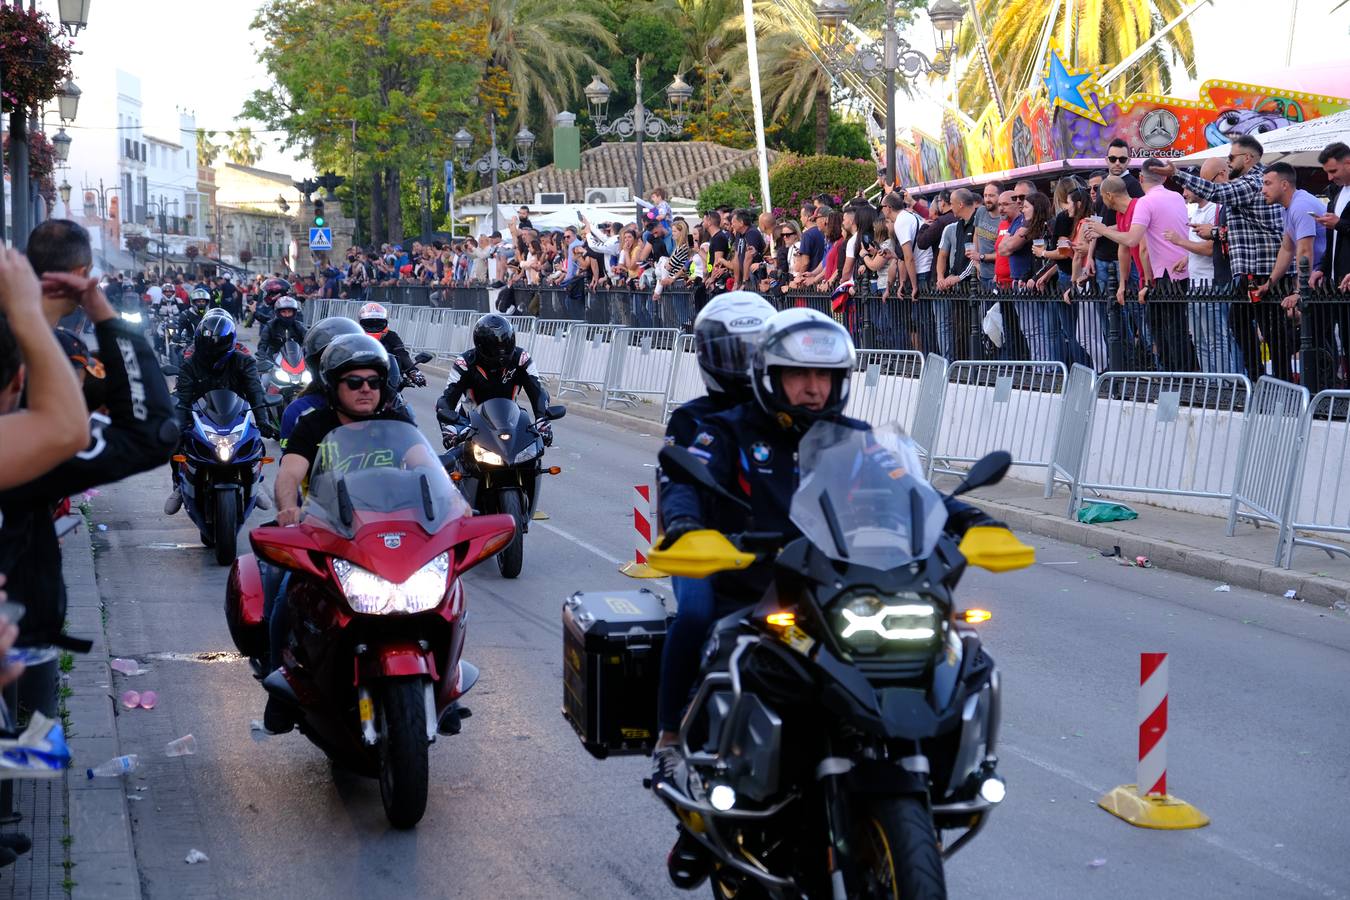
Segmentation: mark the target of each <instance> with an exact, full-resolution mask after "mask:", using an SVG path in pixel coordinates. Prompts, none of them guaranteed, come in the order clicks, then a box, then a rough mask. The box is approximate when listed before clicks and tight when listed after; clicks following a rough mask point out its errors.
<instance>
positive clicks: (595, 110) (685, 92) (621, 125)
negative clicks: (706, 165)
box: [582, 0, 832, 220]
mask: <svg viewBox="0 0 1350 900" xmlns="http://www.w3.org/2000/svg"><path fill="white" fill-rule="evenodd" d="M826 2H832V0H826ZM633 92H634V94H635V95H636V96H637V101H636V102H635V103H634V104H633V108H632V109H630V110H628V111H627V112H626V113H624V114H623V115H621V116H619V117H618V118H616V119H614V120H613V121H612V122H611V121H609V95H610V94H611V93H612V91H611V90H610V87H609V85H607V84H605V83H604V82H603V81H601V80H600V76H599V75H596V76H595V78H593V79H592V80H591V83H590V84H588V85H586V87H585V89H584V90H583V91H582V93H584V94H585V95H586V100H587V101H588V102H589V103H590V104H591V119H592V120H593V121H594V123H595V131H596V133H597V134H599V135H601V136H602V137H605V136H611V135H612V136H614V137H617V138H618V139H619V140H621V141H623V140H627V139H628V138H636V139H637V146H636V148H635V150H636V152H635V154H634V155H635V157H636V160H637V182H636V184H635V185H634V187H636V188H637V196H638V200H639V201H641V200H642V199H643V197H644V195H645V194H646V191H645V190H644V189H643V183H642V182H643V177H642V176H643V172H642V168H643V166H642V141H643V138H644V137H648V138H659V137H665V136H671V137H673V136H675V135H678V134H680V133H682V132H683V131H684V122H685V119H687V118H688V113H687V112H686V111H685V104H686V103H688V102H689V98H691V97H692V96H694V89H693V88H692V87H690V86H689V85H688V84H687V83H686V82H685V80H684V79H683V78H681V77H680V76H679V74H676V76H675V80H674V81H672V82H671V83H670V84H669V85H667V86H666V100H667V102H669V103H670V109H671V116H670V117H671V119H672V120H673V121H671V122H667V121H666V120H665V119H662V118H659V117H657V116H649V115H648V114H647V109H646V107H645V106H644V105H643V103H642V60H641V58H639V59H638V60H637V61H636V63H635V64H634V67H633ZM641 218H642V204H641V203H640V202H639V203H638V219H639V220H640V219H641Z"/></svg>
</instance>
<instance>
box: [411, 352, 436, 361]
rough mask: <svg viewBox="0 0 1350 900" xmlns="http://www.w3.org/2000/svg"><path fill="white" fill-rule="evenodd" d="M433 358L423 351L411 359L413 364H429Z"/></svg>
mask: <svg viewBox="0 0 1350 900" xmlns="http://www.w3.org/2000/svg"><path fill="white" fill-rule="evenodd" d="M435 358H436V357H434V356H432V355H431V354H430V353H428V352H426V351H425V350H423V351H422V352H421V353H419V354H417V355H416V356H414V357H413V361H414V362H419V363H425V362H431V361H432V360H433V359H435Z"/></svg>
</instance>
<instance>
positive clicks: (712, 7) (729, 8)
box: [666, 0, 745, 71]
mask: <svg viewBox="0 0 1350 900" xmlns="http://www.w3.org/2000/svg"><path fill="white" fill-rule="evenodd" d="M666 4H667V5H668V6H669V7H673V9H672V12H674V13H675V14H676V21H677V22H678V23H679V29H680V33H681V34H683V35H684V57H683V59H682V60H681V61H680V70H681V71H688V70H689V69H692V68H701V69H703V70H705V71H711V70H712V69H714V68H716V67H717V66H718V64H719V63H720V62H721V61H722V57H723V56H724V55H726V54H727V53H728V52H730V51H731V50H733V49H734V48H736V47H737V46H744V44H745V29H744V27H741V28H732V27H728V23H732V22H736V21H739V20H740V17H741V0H666Z"/></svg>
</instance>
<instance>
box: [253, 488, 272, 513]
mask: <svg viewBox="0 0 1350 900" xmlns="http://www.w3.org/2000/svg"><path fill="white" fill-rule="evenodd" d="M253 502H254V503H256V504H258V509H262V510H268V509H271V508H272V498H271V497H269V496H267V491H258V493H256V494H254V495H253Z"/></svg>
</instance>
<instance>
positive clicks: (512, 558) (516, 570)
mask: <svg viewBox="0 0 1350 900" xmlns="http://www.w3.org/2000/svg"><path fill="white" fill-rule="evenodd" d="M497 505H498V507H499V508H500V509H501V511H502V512H503V513H505V514H506V515H508V516H510V517H511V518H513V519H515V520H516V536H515V537H513V538H512V539H511V543H509V544H507V545H506V547H505V548H504V549H503V550H502V551H501V552H500V553H498V554H497V570H498V571H500V572H501V573H502V577H503V578H515V577H517V576H519V575H520V570H521V568H522V567H523V566H524V565H525V504H524V500H523V498H522V497H521V495H520V494H519V493H518V492H517V491H503V492H502V493H501V494H499V495H498V499H497Z"/></svg>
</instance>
